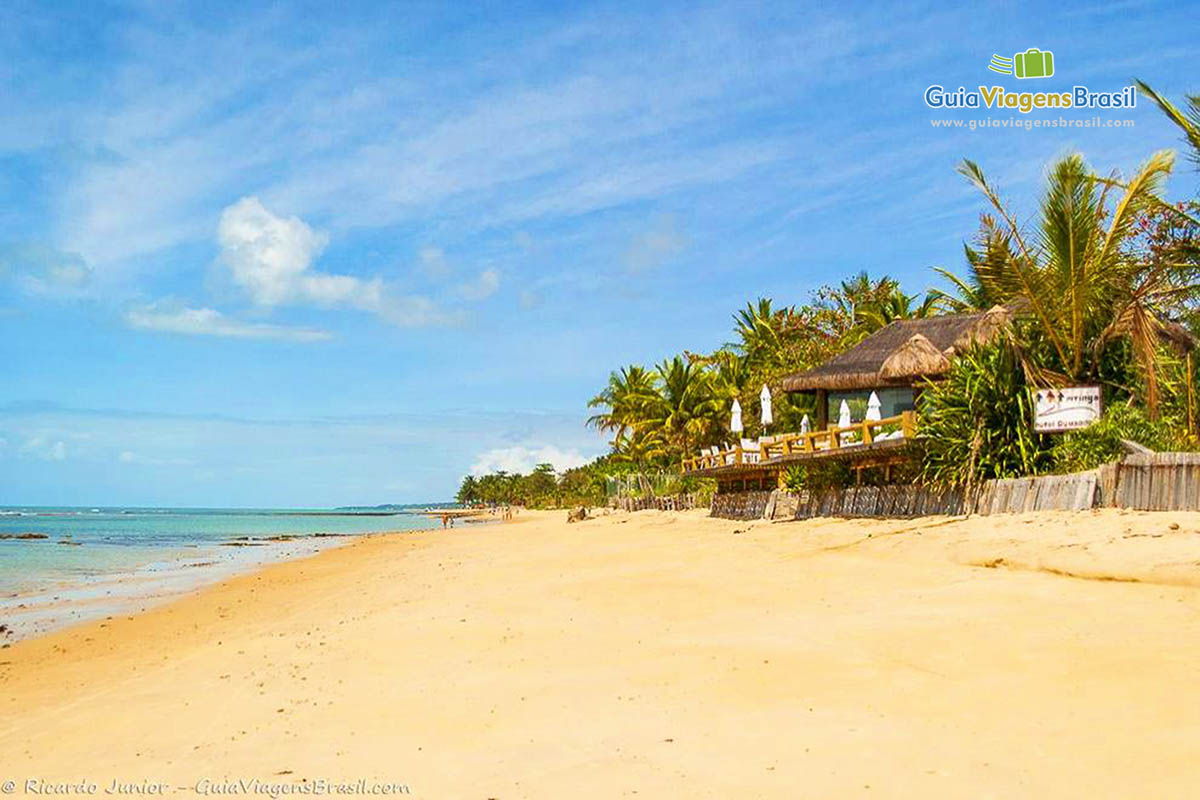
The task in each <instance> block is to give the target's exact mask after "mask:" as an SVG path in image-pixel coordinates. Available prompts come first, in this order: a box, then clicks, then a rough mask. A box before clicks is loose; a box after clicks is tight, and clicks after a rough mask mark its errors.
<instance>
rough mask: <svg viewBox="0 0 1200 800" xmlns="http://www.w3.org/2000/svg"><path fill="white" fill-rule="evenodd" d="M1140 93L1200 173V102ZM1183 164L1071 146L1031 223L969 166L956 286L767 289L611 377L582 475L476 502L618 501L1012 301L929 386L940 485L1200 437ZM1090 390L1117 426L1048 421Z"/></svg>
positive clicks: (928, 424) (878, 283)
mask: <svg viewBox="0 0 1200 800" xmlns="http://www.w3.org/2000/svg"><path fill="white" fill-rule="evenodd" d="M1140 86H1141V89H1142V91H1143V92H1144V93H1145V94H1146V95H1147V96H1148V97H1150V98H1151V99H1152V100H1153V101H1154V102H1155V103H1156V104H1157V105H1158V106H1159V107H1160V108H1161V109H1162V110H1163V112H1164V113H1165V114H1166V116H1167V117H1168V118H1169V119H1170V120H1171V121H1172V122H1174V123H1175V124H1176V125H1177V126H1178V127H1179V128H1180V130H1181V132H1182V133H1183V136H1184V141H1185V143H1186V144H1187V145H1188V146H1189V148H1190V149H1191V158H1192V160H1193V161H1194V164H1195V166H1196V167H1197V169H1200V97H1198V96H1191V97H1188V98H1187V102H1186V110H1181V109H1180V108H1178V107H1176V106H1175V105H1173V104H1172V103H1171V102H1170V101H1169V100H1168V99H1167V98H1165V97H1163V96H1161V95H1159V94H1158V93H1157V92H1155V91H1154V90H1153V89H1152V88H1151V87H1149V86H1147V85H1145V84H1140ZM1174 167H1175V158H1174V155H1173V154H1172V153H1171V152H1169V151H1160V152H1156V153H1154V154H1152V155H1151V156H1150V157H1149V158H1148V159H1147V160H1146V161H1145V163H1143V164H1142V165H1141V166H1140V167H1139V168H1138V169H1137V170H1135V171H1134V172H1133V173H1132V174H1130V175H1127V176H1122V175H1120V174H1117V173H1106V174H1101V173H1098V172H1096V171H1095V170H1093V169H1092V168H1091V167H1090V166H1089V165H1088V164H1087V162H1086V161H1085V160H1084V159H1083V157H1082V156H1080V155H1078V154H1068V155H1066V156H1064V157H1062V158H1060V159H1059V160H1057V161H1056V162H1055V163H1053V164H1052V165H1051V166H1050V167H1049V169H1048V171H1047V174H1046V179H1045V188H1044V190H1043V192H1042V195H1041V197H1040V199H1039V201H1038V204H1037V209H1036V213H1035V214H1034V216H1033V219H1032V222H1029V223H1026V222H1023V221H1022V220H1023V217H1022V215H1021V214H1019V213H1018V212H1017V211H1016V210H1015V209H1014V207H1013V206H1012V205H1010V203H1009V202H1008V201H1006V200H1005V199H1004V198H1003V197H1002V195H1001V193H1000V191H999V190H998V189H997V188H996V187H995V186H994V185H993V183H992V182H991V181H990V180H989V179H988V178H987V176H986V174H985V172H984V170H983V168H982V167H981V166H980V165H978V164H976V163H975V162H973V161H970V160H964V161H963V162H962V164H961V165H960V167H959V172H960V173H961V174H962V176H963V177H964V178H965V179H966V180H967V181H968V182H969V183H970V184H971V185H973V186H974V187H975V188H976V189H977V190H978V191H979V192H980V194H981V196H982V199H983V202H984V204H985V210H984V212H983V213H982V214H981V215H980V219H979V228H978V230H977V232H976V233H975V235H974V236H973V237H972V240H971V241H970V242H969V243H967V244H965V245H964V250H963V254H964V261H963V264H962V265H961V267H959V268H957V269H955V268H949V267H945V266H942V267H937V268H935V273H936V275H937V276H938V277H939V278H940V279H941V280H942V281H943V282H944V283H945V288H943V289H930V290H928V291H927V292H924V293H913V294H909V293H906V292H905V291H904V290H903V289H902V287H901V286H900V284H899V282H898V281H897V280H896V279H894V278H892V277H890V276H887V275H882V276H873V275H870V274H868V273H867V272H860V273H858V274H857V275H854V276H853V277H851V278H848V279H846V280H843V281H841V282H839V283H837V284H834V285H828V286H823V287H821V288H819V289H817V290H816V291H815V292H813V294H812V295H811V296H810V297H809V298H808V300H807V302H804V303H801V304H797V305H786V306H779V305H776V303H775V302H774V301H773V300H772V299H770V298H759V299H757V300H756V301H753V302H749V303H747V304H746V306H745V307H744V308H741V309H739V310H738V311H736V312H735V313H734V314H733V318H732V323H733V324H732V338H731V340H730V341H729V342H727V343H725V344H723V345H721V346H720V347H718V348H716V349H715V350H712V351H709V352H699V353H697V352H691V351H684V352H682V353H679V354H674V355H671V356H669V357H667V358H664V359H663V360H661V361H660V362H658V363H657V364H655V365H653V366H650V367H647V366H644V365H640V364H629V365H626V366H623V367H621V368H619V369H617V370H616V371H614V372H613V373H612V374H611V375H610V376H609V379H608V382H607V384H606V385H605V386H604V387H603V388H602V389H601V390H600V391H599V392H598V393H597V394H596V395H595V396H594V397H593V398H592V399H591V401H590V403H589V406H590V408H591V409H592V411H593V414H592V416H591V417H590V419H589V420H588V423H589V424H590V425H591V426H593V427H594V428H596V429H597V430H599V431H602V432H603V433H605V434H606V435H607V436H608V437H609V444H610V453H609V454H608V455H607V456H605V457H604V458H602V459H600V460H598V461H597V462H595V463H594V464H591V465H588V466H587V467H584V468H580V470H576V471H568V472H567V473H564V474H563V475H562V476H555V475H554V474H553V469H552V468H550V467H548V465H542V466H539V468H538V469H537V470H535V471H534V472H533V473H531V474H530V475H528V476H511V475H504V474H502V473H501V474H497V475H491V476H483V477H481V478H478V479H475V478H469V479H467V480H465V481H464V484H463V491H462V492H460V500H463V501H464V502H468V501H472V500H475V501H482V502H517V501H520V502H526V503H532V504H537V503H549V504H553V503H558V504H562V503H564V502H568V501H569V502H575V501H577V500H578V501H583V500H585V499H586V500H587V501H599V500H601V499H602V491H601V490H602V488H603V485H604V480H603V476H604V475H611V474H614V472H623V473H633V474H640V473H646V472H651V471H659V470H670V469H673V468H677V467H678V464H679V462H680V460H681V459H682V458H684V457H685V456H690V455H693V454H694V453H695V452H696V451H697V450H698V449H699V448H703V447H710V446H713V445H720V444H723V443H725V442H727V441H730V437H731V434H730V433H729V432H728V427H729V414H730V407H731V405H732V404H733V402H734V401H735V400H736V401H738V402H739V404H740V406H741V408H742V410H743V421H744V424H745V433H744V435H745V436H747V437H754V436H758V435H760V434H763V433H765V431H763V430H762V426H761V425H760V423H759V421H758V420H759V393H760V391H761V389H762V387H763V386H766V387H768V388H769V389H770V392H771V395H772V398H773V412H774V420H775V422H774V425H773V427H772V430H773V431H784V430H789V431H790V430H796V429H798V427H799V424H800V419H801V417H802V416H803V415H804V414H806V413H812V412H813V411H814V409H813V408H812V407H811V405H810V404H811V403H812V402H813V400H812V399H811V398H808V397H804V396H790V395H788V394H786V393H784V392H783V391H782V379H783V377H784V376H785V375H788V374H790V373H794V372H798V371H802V370H805V369H808V368H810V367H813V366H816V365H817V364H819V363H821V362H823V361H825V360H827V359H828V358H830V357H831V356H833V355H835V354H837V353H839V352H841V351H843V350H845V349H847V348H849V347H851V346H853V345H854V344H856V343H857V342H859V341H861V340H862V339H863V338H865V337H866V336H869V335H870V334H871V333H873V332H875V331H877V330H879V329H880V328H883V327H884V326H886V325H888V324H890V323H891V322H893V321H895V320H900V319H915V318H923V317H929V316H934V315H938V314H946V313H962V312H970V311H979V310H987V309H990V308H992V307H994V306H997V305H1002V306H1005V307H1006V308H1007V309H1009V310H1010V311H1011V312H1012V313H1013V314H1014V318H1015V322H1014V324H1013V325H1012V326H1011V328H1010V329H1009V331H1008V332H1007V333H1006V335H1005V336H1004V337H1002V338H1001V339H999V340H997V341H993V342H992V343H991V344H989V345H986V346H977V347H975V348H973V349H972V350H970V351H968V352H966V353H962V354H959V357H958V358H956V359H955V361H954V362H953V366H952V368H951V370H950V373H949V374H948V375H947V376H945V378H944V379H943V380H939V381H937V382H931V383H930V384H929V385H928V386H926V387H925V388H924V391H923V392H922V393H921V395H920V399H919V404H920V408H919V410H920V412H921V420H922V422H921V440H922V442H923V444H924V447H923V456H922V463H921V465H920V474H921V476H922V477H923V478H924V479H925V480H928V481H935V482H940V483H952V484H971V483H973V482H976V481H979V480H984V479H988V478H995V477H1012V476H1017V475H1028V474H1036V473H1041V472H1047V471H1070V470H1075V469H1083V468H1088V467H1090V466H1095V465H1096V464H1098V463H1102V461H1103V460H1111V458H1113V457H1115V455H1116V453H1117V452H1118V451H1119V448H1120V447H1121V444H1120V443H1121V440H1122V439H1128V440H1132V441H1140V442H1141V443H1142V444H1144V445H1147V446H1151V447H1156V448H1162V447H1172V448H1189V447H1195V446H1196V445H1197V442H1196V438H1195V419H1194V413H1195V412H1194V405H1195V399H1194V395H1195V392H1196V384H1197V374H1196V368H1195V364H1194V363H1193V359H1192V358H1191V357H1190V356H1189V355H1188V353H1189V352H1190V349H1191V348H1192V347H1193V346H1194V345H1195V343H1196V341H1197V338H1196V337H1197V334H1200V203H1197V202H1196V201H1195V200H1190V201H1183V202H1174V203H1172V202H1169V201H1168V200H1167V199H1166V197H1165V194H1164V191H1165V181H1166V179H1167V177H1168V176H1169V175H1170V174H1171V172H1172V170H1173V169H1174ZM1076 383H1090V384H1099V385H1101V386H1102V387H1103V391H1104V402H1105V407H1106V409H1107V411H1106V413H1105V415H1104V418H1103V419H1102V421H1101V422H1100V423H1099V424H1097V425H1096V426H1094V427H1093V428H1090V429H1088V430H1087V431H1081V432H1078V433H1073V434H1068V435H1065V436H1058V437H1049V436H1041V435H1038V434H1035V433H1034V432H1033V426H1032V408H1031V405H1030V389H1032V388H1035V387H1046V386H1056V385H1066V384H1076ZM826 472H828V471H826ZM826 472H821V471H820V470H818V471H816V472H813V471H811V470H810V471H807V472H806V471H804V470H794V471H793V473H792V474H789V476H788V480H789V482H790V483H796V484H802V483H803V482H804V481H817V480H821V481H829V480H836V479H837V475H836V474H835V473H836V470H835V471H834V472H829V473H828V474H826ZM810 473H811V474H810ZM818 473H819V474H818ZM839 474H840V473H839ZM581 476H587V477H581ZM468 482H470V483H468ZM568 487H570V488H568ZM693 488H694V487H693ZM647 490H648V489H647ZM500 498H504V499H503V500H500Z"/></svg>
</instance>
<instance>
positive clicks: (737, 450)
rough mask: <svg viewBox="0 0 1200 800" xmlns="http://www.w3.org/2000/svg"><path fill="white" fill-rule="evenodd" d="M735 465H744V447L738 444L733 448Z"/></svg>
mask: <svg viewBox="0 0 1200 800" xmlns="http://www.w3.org/2000/svg"><path fill="white" fill-rule="evenodd" d="M733 463H735V464H738V465H740V464H741V463H742V446H741V444H736V445H734V447H733Z"/></svg>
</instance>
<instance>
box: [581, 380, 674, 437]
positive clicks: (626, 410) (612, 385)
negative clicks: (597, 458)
mask: <svg viewBox="0 0 1200 800" xmlns="http://www.w3.org/2000/svg"><path fill="white" fill-rule="evenodd" d="M655 383H656V377H655V375H654V373H653V372H651V371H649V370H647V369H646V368H645V367H640V366H637V365H636V364H631V365H629V366H627V367H622V368H621V369H620V370H619V371H618V372H614V373H612V374H610V375H609V376H608V385H607V386H606V387H604V391H602V392H600V394H598V395H596V396H595V397H593V398H592V399H591V400H589V401H588V408H604V409H607V410H606V411H602V412H601V413H599V414H594V415H592V416H591V417H589V418H588V424H589V425H591V426H592V427H594V428H596V429H598V430H601V431H604V432H606V433H612V434H614V437H613V439H614V441H615V440H617V439H619V438H621V437H622V436H625V435H626V434H628V433H629V431H630V429H631V428H633V427H634V426H636V425H638V424H639V423H641V422H643V421H644V420H645V419H646V417H647V412H648V409H649V408H651V407H652V406H653V405H654V403H655V402H656V401H657V399H658V390H657V387H656V385H655Z"/></svg>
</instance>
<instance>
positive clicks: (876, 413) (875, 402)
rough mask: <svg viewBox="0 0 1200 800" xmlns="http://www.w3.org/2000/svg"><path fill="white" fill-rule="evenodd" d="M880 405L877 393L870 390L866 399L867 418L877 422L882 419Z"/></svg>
mask: <svg viewBox="0 0 1200 800" xmlns="http://www.w3.org/2000/svg"><path fill="white" fill-rule="evenodd" d="M881 412H882V406H881V404H880V402H879V395H877V394H875V393H874V392H871V397H870V399H869V400H867V419H869V420H871V421H873V422H878V421H879V420H881V419H883V414H882V413H881Z"/></svg>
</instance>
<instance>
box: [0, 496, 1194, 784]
mask: <svg viewBox="0 0 1200 800" xmlns="http://www.w3.org/2000/svg"><path fill="white" fill-rule="evenodd" d="M565 519H566V512H553V513H551V512H545V513H526V514H523V515H521V516H520V517H519V518H518V519H517V520H516V521H515V522H513V523H510V524H504V525H486V526H464V527H460V528H456V529H455V530H453V531H449V532H443V531H441V530H440V529H439V530H435V531H421V532H408V533H405V534H397V535H380V536H371V537H368V538H364V539H363V540H361V541H358V542H356V543H354V544H351V545H348V546H345V547H340V548H336V549H332V550H328V551H325V552H322V553H320V554H318V555H316V556H313V557H309V558H305V559H300V560H295V561H290V562H286V563H281V564H275V565H271V566H268V567H266V568H264V569H262V570H260V571H258V572H255V573H252V574H248V575H243V576H240V577H237V578H234V579H231V580H228V581H226V582H224V583H222V584H219V585H217V586H215V587H211V588H209V589H205V590H202V591H200V592H198V593H196V594H193V595H190V596H187V597H185V598H183V599H180V600H178V601H175V602H173V603H171V604H169V605H165V606H163V607H160V608H156V609H153V610H150V611H147V612H145V613H142V614H138V615H134V616H131V617H119V618H114V619H109V620H104V621H98V622H93V623H87V624H84V625H81V626H77V627H74V628H71V629H67V630H63V631H59V632H57V633H52V634H49V635H46V636H43V637H40V638H35V639H30V640H27V641H23V642H19V643H17V644H14V645H12V646H10V647H8V648H6V649H3V650H0V708H2V709H3V715H2V717H0V765H2V769H0V772H2V774H0V780H13V781H15V782H16V786H15V788H14V794H15V795H16V796H23V795H25V794H28V793H31V792H28V791H26V781H29V780H35V781H38V780H40V781H63V780H69V781H92V782H95V783H96V784H98V787H99V788H98V792H99V793H105V791H106V789H108V788H109V787H110V785H111V782H112V781H113V780H114V779H116V780H118V781H120V782H122V783H126V784H135V785H136V786H137V787H141V790H142V791H144V790H145V786H146V785H147V784H145V783H143V782H144V781H149V782H151V785H153V784H155V783H157V782H162V783H163V784H165V785H166V787H167V788H166V789H165V790H164V793H165V794H177V795H191V794H194V793H196V792H197V789H198V790H199V793H201V794H215V793H219V791H220V789H221V788H222V787H224V788H225V789H226V792H225V793H231V791H230V790H229V785H228V783H227V782H228V781H238V780H245V781H254V780H258V781H261V782H263V783H264V784H294V783H301V782H305V781H307V782H310V783H311V782H316V781H322V780H324V781H332V782H346V783H351V784H354V786H360V785H362V786H371V785H373V784H374V782H390V783H396V784H402V785H404V786H405V787H407V791H408V792H409V793H410V794H409V795H405V796H414V797H426V798H480V800H483V798H522V797H535V798H562V797H589V798H590V797H595V798H601V797H603V798H611V797H633V796H639V797H650V798H675V797H781V798H782V797H788V798H794V797H814V798H817V797H820V798H829V797H972V798H988V797H996V798H1001V797H1004V798H1011V797H1162V798H1168V797H1187V796H1193V795H1194V792H1195V789H1196V787H1197V786H1198V785H1200V715H1198V714H1197V711H1198V710H1200V689H1198V688H1197V687H1198V686H1200V514H1187V513H1171V514H1165V513H1164V514H1148V513H1138V512H1119V511H1103V512H1092V513H1077V514H1069V513H1061V514H1038V515H1017V516H1005V517H990V518H974V519H970V520H966V521H956V520H949V519H920V520H890V521H888V520H870V521H866V520H858V521H847V520H816V521H810V522H796V523H784V524H773V525H772V524H768V523H738V522H730V521H723V520H715V519H710V518H707V517H706V515H705V512H689V513H672V514H667V513H659V512H641V513H637V514H612V515H608V516H602V517H599V518H597V519H593V520H590V521H587V522H584V523H582V524H577V525H567V524H565ZM360 780H361V781H364V782H365V783H363V784H357V783H356V782H358V781H360ZM240 793H247V792H245V791H242V792H240Z"/></svg>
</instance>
